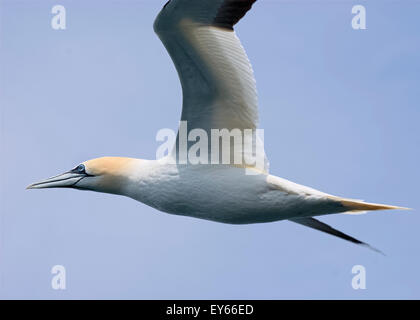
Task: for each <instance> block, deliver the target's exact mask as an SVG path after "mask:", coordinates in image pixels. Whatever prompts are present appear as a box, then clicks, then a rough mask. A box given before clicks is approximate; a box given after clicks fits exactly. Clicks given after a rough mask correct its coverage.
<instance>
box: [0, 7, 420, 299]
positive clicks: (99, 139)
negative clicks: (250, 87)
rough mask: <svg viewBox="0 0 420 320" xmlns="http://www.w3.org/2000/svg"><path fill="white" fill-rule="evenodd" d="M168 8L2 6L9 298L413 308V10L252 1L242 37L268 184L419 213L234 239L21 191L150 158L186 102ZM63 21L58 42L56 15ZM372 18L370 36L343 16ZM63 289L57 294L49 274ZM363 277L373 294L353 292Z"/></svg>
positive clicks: (417, 11) (176, 220) (417, 87)
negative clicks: (55, 10) (385, 302)
mask: <svg viewBox="0 0 420 320" xmlns="http://www.w3.org/2000/svg"><path fill="white" fill-rule="evenodd" d="M165 2H166V0H148V1H146V0H136V1H134V0H130V1H128V0H118V1H116V0H114V1H110V0H108V1H105V0H101V1H93V0H90V1H67V0H60V1H49V0H42V1H40V0H6V1H5V0H2V1H0V3H1V4H0V68H1V69H0V107H1V151H0V152H1V157H0V159H1V166H0V170H1V191H0V196H1V203H0V205H1V226H0V228H1V243H0V246H1V247H0V268H1V269H0V272H1V287H0V298H36V299H39V298H48V299H75V298H81V299H86V298H87V299H91V298H126V299H159V298H162V299H203V298H208V299H225V298H238V299H241V298H246V299H283V298H288V299H289V298H302V299H312V298H318V299H323V298H333V299H338V298H345V299H347V298H350V299H368V298H369V299H377V298H396V299H399V298H409V299H412V298H416V299H419V298H420V275H419V270H420V259H419V252H420V241H419V240H420V232H419V223H420V217H419V214H418V210H416V208H420V200H419V199H420V198H419V186H418V185H419V180H420V174H419V172H420V171H419V165H420V150H419V146H420V127H419V121H420V105H419V101H420V76H419V75H420V33H419V30H420V19H419V17H420V1H415V0H413V1H408V0H407V1H384V0H377V1H374V0H368V1H361V0H360V1H343V0H336V1H308V0H305V1H299V0H294V1H281V0H278V1H268V0H259V1H258V2H257V3H256V4H255V5H254V8H253V10H252V11H251V12H249V13H248V15H247V16H246V18H245V19H244V20H242V21H241V22H240V23H239V24H238V26H237V28H236V30H237V33H238V35H239V36H240V38H241V39H242V42H243V45H244V46H245V48H246V50H247V52H248V55H249V57H250V59H251V61H252V64H253V67H254V70H255V74H256V77H257V85H258V90H259V98H260V116H261V122H260V127H261V128H263V129H264V130H265V146H266V151H267V154H268V157H269V159H270V162H271V173H272V174H275V175H278V176H281V177H284V178H286V179H290V180H292V181H295V182H298V183H301V184H304V185H308V186H312V187H315V188H317V189H320V190H322V191H325V192H328V193H333V194H336V195H340V196H345V197H352V198H357V199H365V200H367V201H371V202H379V203H387V204H393V205H401V206H407V207H411V208H414V209H415V210H413V211H409V212H403V211H394V212H391V211H390V212H384V211H381V212H375V213H370V214H367V215H362V216H349V215H332V216H328V217H322V218H321V220H322V221H324V222H327V223H329V224H331V225H332V226H334V227H336V228H338V229H340V230H342V231H344V232H346V233H349V234H350V235H353V236H355V237H356V238H359V239H361V240H363V241H366V242H368V243H370V244H372V245H373V246H375V247H378V248H379V249H381V250H382V251H384V252H385V253H386V254H387V256H385V257H384V256H382V255H380V254H377V253H375V252H373V251H370V250H367V249H365V248H363V247H360V246H356V245H354V244H351V243H347V242H345V241H343V240H340V239H338V238H334V237H332V236H329V235H325V234H322V233H320V232H317V231H313V230H311V229H307V228H304V227H302V226H299V225H295V224H293V223H291V222H287V221H284V222H276V223H270V224H260V225H247V226H231V225H224V224H218V223H214V222H208V221H200V220H196V219H192V218H186V217H177V216H171V215H167V214H163V213H159V212H158V211H156V210H154V209H152V208H149V207H147V206H145V205H143V204H141V203H139V202H136V201H134V200H131V199H128V198H124V197H119V196H112V195H106V194H100V193H93V192H80V191H76V190H60V189H52V190H25V187H26V186H27V185H28V184H30V183H32V182H35V181H37V180H40V179H43V178H47V177H49V176H52V175H56V174H58V173H61V172H64V171H66V170H68V169H71V168H73V167H75V166H76V165H77V164H79V163H80V162H82V161H84V160H87V159H91V158H95V157H100V156H118V155H119V156H130V157H139V158H149V159H153V158H154V157H155V152H156V149H157V147H158V146H159V143H158V142H156V140H155V135H156V132H157V131H158V130H159V129H161V128H173V129H175V128H176V127H177V124H178V120H179V118H180V111H181V91H180V84H179V82H178V78H177V74H176V72H175V68H174V67H173V65H172V62H171V61H170V59H169V56H168V54H167V53H166V51H165V50H164V47H163V45H162V44H161V43H160V41H159V39H158V38H157V36H156V35H155V34H154V32H153V29H152V24H153V20H154V18H155V16H156V15H157V13H158V12H159V10H160V9H161V7H162V6H163V4H164V3H165ZM56 4H61V5H64V6H65V8H66V9H67V29H66V30H59V31H57V30H53V29H52V28H51V25H50V22H51V18H52V16H53V15H52V14H51V8H52V7H53V5H56ZM355 4H363V5H365V6H366V9H367V30H359V31H355V30H353V29H352V28H351V19H352V14H351V8H352V6H353V5H355ZM57 264H60V265H63V266H65V267H66V270H67V289H66V290H65V291H56V290H53V289H52V288H51V278H52V275H51V268H52V266H53V265H57ZM354 265H363V266H365V267H366V272H367V282H366V284H367V289H366V290H357V291H356V290H353V289H352V286H351V280H352V277H353V275H352V273H351V269H352V267H353V266H354Z"/></svg>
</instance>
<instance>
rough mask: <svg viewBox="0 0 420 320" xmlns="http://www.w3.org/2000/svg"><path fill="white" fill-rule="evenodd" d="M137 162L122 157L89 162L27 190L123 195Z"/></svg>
mask: <svg viewBox="0 0 420 320" xmlns="http://www.w3.org/2000/svg"><path fill="white" fill-rule="evenodd" d="M136 160H137V159H132V158H121V157H103V158H97V159H92V160H88V161H85V162H83V163H81V164H80V165H78V166H77V167H76V168H74V169H72V170H70V171H67V172H65V173H63V174H60V175H58V176H54V177H52V178H49V179H46V180H43V181H40V182H36V183H33V184H31V185H30V186H28V187H27V189H44V188H74V189H82V190H92V191H99V192H106V193H114V194H121V193H122V190H123V188H124V185H126V184H127V181H128V179H129V178H130V172H131V168H132V165H133V163H134V162H135V161H136Z"/></svg>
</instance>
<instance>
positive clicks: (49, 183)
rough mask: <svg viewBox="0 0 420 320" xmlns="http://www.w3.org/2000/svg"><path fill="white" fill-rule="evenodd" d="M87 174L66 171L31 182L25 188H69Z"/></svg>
mask: <svg viewBox="0 0 420 320" xmlns="http://www.w3.org/2000/svg"><path fill="white" fill-rule="evenodd" d="M86 176H87V175H86V174H85V173H76V172H72V171H69V172H66V173H63V174H60V175H58V176H55V177H52V178H49V179H46V180H43V181H40V182H36V183H33V184H31V185H29V186H28V187H27V188H26V189H43V188H71V187H73V186H74V185H75V184H76V183H78V182H79V181H80V180H82V179H83V178H84V177H86Z"/></svg>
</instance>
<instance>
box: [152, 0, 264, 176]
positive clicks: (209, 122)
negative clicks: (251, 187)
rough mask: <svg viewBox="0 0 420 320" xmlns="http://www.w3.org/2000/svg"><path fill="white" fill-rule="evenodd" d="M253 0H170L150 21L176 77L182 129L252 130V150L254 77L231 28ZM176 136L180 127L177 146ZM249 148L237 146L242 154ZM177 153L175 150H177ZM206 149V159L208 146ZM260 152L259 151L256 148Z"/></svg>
mask: <svg viewBox="0 0 420 320" xmlns="http://www.w3.org/2000/svg"><path fill="white" fill-rule="evenodd" d="M255 1H256V0H171V1H169V2H168V3H167V4H166V5H165V6H164V8H163V9H162V11H161V12H160V13H159V15H158V17H157V18H156V21H155V23H154V29H155V32H156V33H157V34H158V36H159V38H160V39H161V41H162V42H163V44H164V45H165V47H166V49H167V51H168V52H169V54H170V56H171V58H172V60H173V62H174V64H175V67H176V69H177V71H178V75H179V78H180V81H181V85H182V91H183V107H182V115H181V121H186V125H187V129H186V133H187V134H188V133H190V132H191V131H192V130H193V129H202V130H204V131H205V132H206V133H207V134H208V137H209V138H210V137H211V130H212V129H218V130H222V129H228V130H229V131H230V132H232V130H233V129H239V130H240V132H242V134H243V135H244V134H246V133H245V130H247V129H248V131H247V132H248V133H249V132H251V131H250V130H252V132H253V138H252V139H250V140H249V141H251V143H252V146H251V147H252V148H251V149H252V150H254V151H255V149H256V143H257V141H258V140H257V135H255V130H256V128H257V123H258V106H257V91H256V85H255V78H254V74H253V71H252V67H251V64H250V62H249V60H248V57H247V55H246V53H245V50H244V49H243V47H242V45H241V43H240V41H239V39H238V37H237V36H236V34H235V32H234V30H233V26H234V25H235V24H236V23H237V22H238V21H239V20H240V19H241V18H242V17H243V16H244V15H245V14H246V12H247V11H248V10H249V9H251V7H252V5H253V3H254V2H255ZM184 125H185V123H184ZM236 131H237V130H236ZM180 134H181V130H180V131H179V132H178V139H177V142H178V143H177V146H178V144H179V139H180ZM232 140H233V139H232ZM245 140H247V139H245V138H244V137H243V141H245ZM232 143H233V142H232ZM235 143H236V142H235ZM249 147H250V146H245V144H244V145H243V148H241V149H242V153H243V154H244V157H246V155H245V153H246V152H245V151H244V150H250V149H249ZM213 151H214V150H213ZM180 152H181V150H178V148H176V149H175V153H176V154H178V155H179V154H180ZM208 152H209V158H210V157H211V155H210V154H211V152H212V150H211V148H209V149H208ZM260 152H264V151H263V150H262V151H261V148H260ZM254 156H255V154H254ZM231 160H233V159H231ZM264 160H265V157H264ZM232 163H233V162H232ZM265 164H266V165H267V162H266V160H265ZM265 169H266V168H265Z"/></svg>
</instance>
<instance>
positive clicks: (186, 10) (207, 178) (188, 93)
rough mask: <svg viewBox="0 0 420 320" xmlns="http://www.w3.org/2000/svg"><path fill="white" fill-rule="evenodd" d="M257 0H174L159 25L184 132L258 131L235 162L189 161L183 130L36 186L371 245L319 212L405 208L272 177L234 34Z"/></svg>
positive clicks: (248, 72) (251, 85)
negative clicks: (276, 224) (291, 226)
mask: <svg viewBox="0 0 420 320" xmlns="http://www.w3.org/2000/svg"><path fill="white" fill-rule="evenodd" d="M255 1H256V0H199V1H198V0H170V1H168V2H167V3H166V4H165V6H164V7H163V9H162V10H161V11H160V13H159V14H158V16H157V18H156V20H155V22H154V30H155V32H156V33H157V35H158V36H159V38H160V39H161V41H162V42H163V44H164V46H165V47H166V50H167V51H168V53H169V55H170V57H171V58H172V60H173V63H174V64H175V67H176V70H177V72H178V76H179V79H180V82H181V85H182V92H183V106H182V115H181V122H183V123H186V124H187V129H186V132H184V135H185V134H190V133H192V132H193V130H194V129H200V130H201V133H203V132H204V133H206V134H208V135H209V136H210V135H211V133H212V130H214V129H219V130H222V129H227V130H229V131H231V130H234V129H235V130H239V132H240V133H245V131H246V130H251V131H252V135H251V138H250V139H247V140H246V139H245V140H246V141H245V140H244V141H243V145H242V142H240V143H239V142H235V141H234V142H233V143H232V142H231V141H230V140H229V143H228V146H229V147H235V146H237V145H238V144H241V146H243V148H242V149H241V148H237V149H238V150H239V151H238V150H237V149H235V148H233V149H234V152H233V153H232V152H231V150H230V151H229V155H230V156H232V157H230V158H229V160H228V162H223V161H222V162H221V163H217V162H213V161H211V162H209V161H208V162H207V163H206V161H202V162H199V163H194V164H193V163H191V162H189V161H187V162H185V161H181V160H185V158H188V157H187V152H188V151H186V150H188V147H189V146H191V141H188V142H187V146H184V147H186V148H184V147H183V148H181V142H182V141H181V139H180V136H181V132H180V131H181V130H179V131H178V136H177V140H176V143H175V145H174V148H173V149H172V151H171V152H169V153H168V154H167V155H166V156H165V157H163V158H160V159H158V160H142V159H132V158H122V157H102V158H97V159H93V160H88V161H85V162H83V163H81V164H80V165H78V166H77V167H76V168H74V169H72V170H70V171H68V172H65V173H64V174H60V175H58V176H55V177H52V178H49V179H46V180H44V181H41V182H37V183H34V184H32V185H30V186H29V187H28V188H29V189H41V188H73V189H79V190H91V191H97V192H104V193H111V194H117V195H123V196H127V197H130V198H132V199H135V200H137V201H140V202H142V203H144V204H146V205H149V206H151V207H153V208H155V209H157V210H160V211H162V212H166V213H170V214H175V215H183V216H190V217H195V218H200V219H206V220H211V221H216V222H221V223H228V224H253V223H264V222H273V221H279V220H290V221H293V222H295V223H298V224H301V225H304V226H307V227H310V228H314V229H316V230H320V231H322V232H326V233H328V234H331V235H334V236H337V237H340V238H342V239H345V240H348V241H351V242H353V243H356V244H360V245H364V246H368V247H370V246H369V245H368V244H366V243H365V242H362V241H360V240H357V239H355V238H353V237H351V236H348V235H346V234H344V233H342V232H340V231H338V230H336V229H334V228H332V227H330V226H328V225H327V224H325V223H323V222H321V221H319V220H317V219H315V218H314V217H316V216H321V215H327V214H333V213H360V212H364V211H372V210H387V209H405V208H401V207H396V206H389V205H383V204H374V203H366V202H364V201H361V200H353V199H347V198H342V197H338V196H333V195H330V194H327V193H324V192H321V191H318V190H315V189H313V188H309V187H306V186H303V185H299V184H297V183H293V182H291V181H288V180H286V179H282V178H280V177H277V176H274V175H271V174H270V173H269V168H268V161H267V158H266V156H265V153H264V150H263V149H261V148H259V147H258V145H260V140H261V139H260V138H259V137H258V135H257V134H256V133H255V132H256V128H257V123H258V102H257V92H256V85H255V79H254V75H253V70H252V67H251V65H250V62H249V60H248V57H247V55H246V53H245V51H244V49H243V47H242V45H241V42H240V40H239V39H238V37H237V36H236V33H235V31H234V25H236V23H237V22H238V21H239V20H241V18H242V17H243V16H245V14H246V13H247V12H248V11H249V10H250V9H251V7H252V5H253V4H254V2H255ZM184 131H185V130H184ZM244 136H245V135H244ZM246 144H247V146H246ZM246 147H251V148H246ZM222 149H223V148H222ZM250 150H251V151H252V152H250ZM254 150H255V152H254ZM219 151H220V150H219V148H217V149H212V148H210V147H208V148H207V149H205V150H204V149H203V150H200V153H201V152H203V154H205V152H208V157H209V158H211V159H213V156H215V159H217V160H220V157H221V156H220V155H219V154H218V152H219ZM223 151H224V150H222V152H223ZM238 152H239V156H240V157H241V160H244V159H245V158H247V157H248V158H249V156H250V155H251V153H252V154H254V155H255V158H257V156H259V157H262V158H263V162H262V163H263V165H257V161H255V163H251V164H250V163H249V162H248V161H242V162H241V161H239V162H236V161H235V162H233V160H232V158H234V157H233V156H235V155H238ZM371 248H372V247H371Z"/></svg>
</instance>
